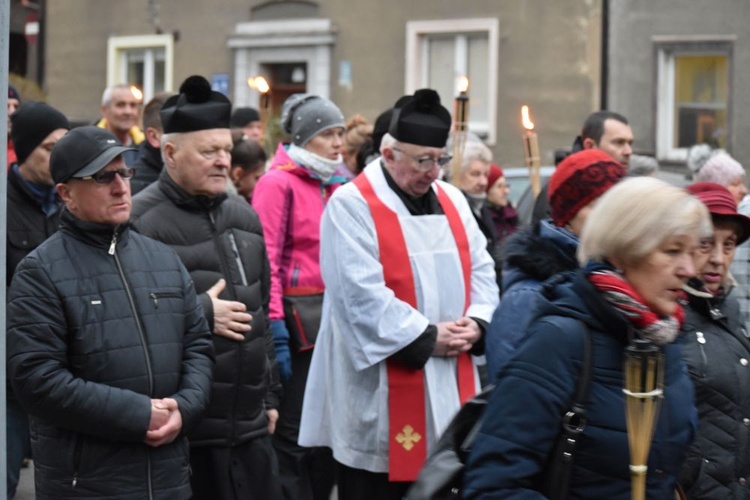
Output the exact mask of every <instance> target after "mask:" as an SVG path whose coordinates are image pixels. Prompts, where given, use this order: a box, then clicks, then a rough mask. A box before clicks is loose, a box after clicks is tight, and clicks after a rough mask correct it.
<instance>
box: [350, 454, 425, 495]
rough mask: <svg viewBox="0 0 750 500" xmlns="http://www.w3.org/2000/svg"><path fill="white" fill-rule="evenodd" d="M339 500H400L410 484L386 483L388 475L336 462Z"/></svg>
mask: <svg viewBox="0 0 750 500" xmlns="http://www.w3.org/2000/svg"><path fill="white" fill-rule="evenodd" d="M336 472H337V474H338V487H339V490H338V491H339V500H401V499H402V498H403V497H404V495H406V491H407V490H408V489H409V486H411V484H412V483H400V482H390V481H388V474H387V473H385V474H379V473H377V472H369V471H366V470H362V469H352V468H351V467H347V466H346V465H343V464H340V463H338V462H336Z"/></svg>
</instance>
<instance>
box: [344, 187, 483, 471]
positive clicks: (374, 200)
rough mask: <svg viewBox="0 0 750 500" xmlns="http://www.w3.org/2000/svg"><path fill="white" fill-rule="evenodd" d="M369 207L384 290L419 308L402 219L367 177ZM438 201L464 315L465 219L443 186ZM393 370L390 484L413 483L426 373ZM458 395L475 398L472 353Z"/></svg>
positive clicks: (423, 449)
mask: <svg viewBox="0 0 750 500" xmlns="http://www.w3.org/2000/svg"><path fill="white" fill-rule="evenodd" d="M352 182H353V183H354V185H355V186H357V188H359V191H360V192H361V193H362V196H363V197H364V199H365V201H366V202H367V205H368V206H369V208H370V214H371V215H372V219H373V222H374V223H375V232H376V234H377V236H378V248H379V251H380V263H381V264H382V266H383V277H384V279H385V285H386V286H387V287H388V288H390V289H391V290H393V292H394V294H395V295H396V297H397V298H398V299H399V300H402V301H404V302H406V303H407V304H409V305H410V306H412V307H413V308H415V309H416V308H417V293H416V289H415V286H414V273H413V271H412V269H411V263H410V260H409V253H408V250H407V248H406V240H405V239H404V233H403V231H402V230H401V223H400V222H399V220H398V214H397V213H396V212H394V211H393V210H391V209H390V208H388V207H387V206H386V205H385V204H384V203H383V202H382V201H381V200H380V198H378V196H377V195H376V194H375V191H374V190H373V187H372V184H371V183H370V181H369V179H367V177H366V176H365V174H361V175H358V176H357V177H356V178H355V179H354V180H353V181H352ZM435 186H436V187H437V198H438V202H439V203H440V207H441V208H442V209H443V212H444V213H445V216H446V218H447V219H448V225H449V226H450V229H451V233H453V238H454V239H455V241H456V247H458V254H459V258H460V260H461V270H462V272H463V276H464V314H466V310H467V309H468V308H469V302H470V298H471V253H470V251H469V240H468V238H467V237H466V230H465V229H464V225H463V223H462V222H461V216H460V215H459V213H458V210H456V207H455V205H453V202H452V201H451V200H450V198H449V197H448V195H447V194H446V193H445V191H444V190H443V189H442V188H441V187H440V185H439V184H435ZM387 366H388V422H389V428H388V479H389V480H390V481H414V480H415V479H416V478H417V475H418V474H419V470H420V469H421V468H422V464H423V463H424V461H425V459H426V458H427V414H426V411H425V386H424V385H425V384H424V373H423V370H415V369H411V368H407V367H405V366H403V365H401V364H399V363H395V362H391V361H390V360H388V361H387ZM457 367H458V370H457V371H458V374H457V376H458V392H459V397H460V399H461V404H463V403H464V402H466V401H467V400H468V399H469V398H471V397H472V396H474V393H475V390H476V387H475V385H474V369H473V365H472V362H471V357H470V356H469V354H468V353H463V354H462V355H460V356H458V360H457Z"/></svg>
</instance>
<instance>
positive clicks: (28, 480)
mask: <svg viewBox="0 0 750 500" xmlns="http://www.w3.org/2000/svg"><path fill="white" fill-rule="evenodd" d="M35 498H36V495H35V494H34V464H33V463H30V464H29V466H28V467H26V468H24V469H21V479H20V481H19V482H18V488H16V496H15V498H14V500H34V499H35Z"/></svg>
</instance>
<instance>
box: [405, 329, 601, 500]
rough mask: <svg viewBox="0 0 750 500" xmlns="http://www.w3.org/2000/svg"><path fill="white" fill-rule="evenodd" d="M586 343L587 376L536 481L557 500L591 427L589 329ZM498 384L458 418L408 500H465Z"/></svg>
mask: <svg viewBox="0 0 750 500" xmlns="http://www.w3.org/2000/svg"><path fill="white" fill-rule="evenodd" d="M584 330H585V332H586V334H585V336H584V344H583V359H582V366H581V373H580V377H579V379H578V385H577V387H576V393H575V395H574V397H573V404H572V405H571V408H570V410H568V411H567V412H566V413H565V415H563V416H562V427H561V431H560V435H559V436H558V438H557V442H556V443H555V447H554V448H553V450H552V453H550V456H549V461H548V462H547V464H546V465H545V467H544V470H543V472H542V473H541V474H540V475H539V477H538V478H535V479H534V481H533V484H534V487H535V489H537V490H538V491H540V492H542V493H544V494H545V496H547V498H550V499H552V500H564V499H566V498H567V497H568V490H569V488H570V473H571V471H572V469H573V461H574V458H575V447H576V443H577V441H578V436H579V435H580V434H581V433H582V432H583V429H584V428H585V427H586V416H585V413H586V402H587V401H588V395H589V387H590V385H591V368H592V350H593V347H592V339H591V333H590V332H589V329H588V327H586V325H584ZM493 389H494V386H489V387H487V388H486V389H485V390H484V391H482V392H481V393H479V394H477V395H476V396H475V397H474V398H472V399H470V400H469V401H467V402H466V403H465V404H464V405H463V406H462V407H461V410H459V412H458V413H457V414H456V416H455V417H454V418H453V420H452V421H451V423H450V424H448V427H447V428H446V430H445V432H444V433H443V434H442V435H441V436H440V439H439V440H438V442H437V443H436V444H435V446H434V448H433V450H432V452H431V453H430V455H429V456H428V457H427V460H426V461H425V464H424V466H423V467H422V470H421V471H420V472H419V476H418V477H417V480H416V481H415V482H414V484H413V485H412V486H411V487H410V488H409V491H408V492H407V493H406V496H405V497H404V500H452V499H457V498H461V488H462V486H463V476H464V468H465V465H466V459H467V458H468V456H469V452H470V451H471V446H472V445H473V444H474V440H475V439H476V436H477V434H478V433H479V430H480V428H481V426H482V414H483V412H484V409H485V408H486V407H487V401H488V399H489V398H490V395H491V394H492V391H493Z"/></svg>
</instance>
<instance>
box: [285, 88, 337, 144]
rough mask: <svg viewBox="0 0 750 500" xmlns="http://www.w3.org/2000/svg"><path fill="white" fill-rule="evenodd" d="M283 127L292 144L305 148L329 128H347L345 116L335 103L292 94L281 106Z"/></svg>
mask: <svg viewBox="0 0 750 500" xmlns="http://www.w3.org/2000/svg"><path fill="white" fill-rule="evenodd" d="M281 126H282V127H283V129H284V132H286V133H287V134H289V136H290V137H291V139H292V142H293V143H294V144H295V145H297V146H299V147H303V146H304V145H305V144H307V143H308V142H309V141H310V139H312V138H313V137H315V136H316V135H318V134H319V133H321V132H323V131H324V130H328V129H329V128H335V127H341V128H346V119H345V118H344V114H343V113H342V112H341V110H340V109H339V108H338V106H336V105H335V104H334V103H332V102H331V101H329V100H328V99H326V98H325V97H321V96H319V95H314V94H292V95H290V96H289V97H288V98H287V100H286V101H284V104H283V105H282V106H281Z"/></svg>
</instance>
